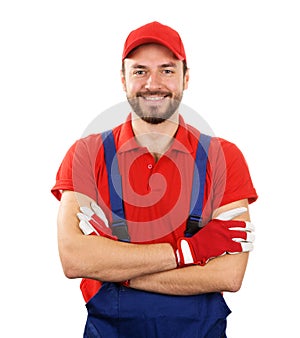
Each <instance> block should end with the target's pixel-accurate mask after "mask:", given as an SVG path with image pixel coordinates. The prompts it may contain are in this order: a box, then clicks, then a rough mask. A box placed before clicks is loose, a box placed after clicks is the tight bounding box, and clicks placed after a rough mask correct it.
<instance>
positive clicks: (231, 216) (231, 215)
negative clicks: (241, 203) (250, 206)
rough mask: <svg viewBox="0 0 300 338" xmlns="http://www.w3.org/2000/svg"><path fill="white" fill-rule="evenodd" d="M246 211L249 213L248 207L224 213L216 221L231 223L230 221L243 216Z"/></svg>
mask: <svg viewBox="0 0 300 338" xmlns="http://www.w3.org/2000/svg"><path fill="white" fill-rule="evenodd" d="M246 211H247V208H246V207H240V208H235V209H231V210H227V211H224V212H222V213H221V214H220V215H219V216H217V217H216V218H215V219H219V220H221V221H229V220H232V219H234V218H235V217H237V216H240V215H241V214H243V213H245V212H246Z"/></svg>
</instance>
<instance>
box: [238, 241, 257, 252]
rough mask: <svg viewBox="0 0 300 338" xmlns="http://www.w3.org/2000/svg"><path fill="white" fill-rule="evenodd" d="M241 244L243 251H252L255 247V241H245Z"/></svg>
mask: <svg viewBox="0 0 300 338" xmlns="http://www.w3.org/2000/svg"><path fill="white" fill-rule="evenodd" d="M241 246H242V250H243V252H249V251H252V250H253V248H254V245H253V243H250V242H244V243H241Z"/></svg>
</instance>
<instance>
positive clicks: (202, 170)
mask: <svg viewBox="0 0 300 338" xmlns="http://www.w3.org/2000/svg"><path fill="white" fill-rule="evenodd" d="M102 139H103V145H104V151H105V162H106V166H107V172H108V180H109V189H110V190H109V192H110V200H111V208H112V215H113V222H112V225H111V227H112V232H113V234H114V235H115V236H117V237H118V238H119V240H122V241H127V242H129V241H130V236H129V234H128V230H127V226H126V221H125V216H124V210H123V202H122V197H121V196H122V184H121V177H120V174H119V171H118V170H119V169H118V163H117V161H116V160H115V159H116V156H115V154H116V147H115V143H114V137H113V134H112V132H111V131H108V132H105V133H103V134H102ZM209 144H210V137H209V136H207V135H204V134H201V136H200V139H199V142H198V148H197V154H196V161H195V170H194V178H193V189H192V195H191V206H190V217H189V219H188V221H187V228H186V231H185V236H192V235H193V234H194V233H196V232H197V231H198V230H199V229H200V228H201V221H202V219H201V215H202V205H203V196H204V183H205V176H206V163H207V151H208V147H209ZM112 182H113V183H112ZM86 308H87V311H88V317H87V322H86V326H85V331H84V338H226V334H225V331H226V323H227V321H226V318H227V316H228V315H229V314H230V312H231V311H230V309H229V308H228V306H227V304H226V303H225V300H224V298H223V296H222V294H221V293H218V292H216V293H207V294H201V295H195V296H172V295H164V294H157V293H152V292H146V291H140V290H135V289H131V288H128V287H126V286H123V285H121V284H119V283H110V282H109V283H108V282H105V283H103V285H102V286H101V289H100V290H99V291H98V293H97V294H96V295H95V296H94V297H93V298H92V299H90V300H89V301H88V303H87V304H86Z"/></svg>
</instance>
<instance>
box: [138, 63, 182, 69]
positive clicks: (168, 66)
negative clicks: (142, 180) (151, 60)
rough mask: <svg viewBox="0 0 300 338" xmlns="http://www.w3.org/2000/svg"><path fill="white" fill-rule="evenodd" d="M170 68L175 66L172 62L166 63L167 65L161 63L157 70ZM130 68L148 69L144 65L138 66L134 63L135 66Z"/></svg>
mask: <svg viewBox="0 0 300 338" xmlns="http://www.w3.org/2000/svg"><path fill="white" fill-rule="evenodd" d="M170 67H173V68H176V67H177V65H176V63H174V62H168V63H163V64H161V65H160V66H158V68H170ZM131 68H132V69H147V68H148V67H147V66H145V65H140V64H138V63H136V64H133V65H132V66H131Z"/></svg>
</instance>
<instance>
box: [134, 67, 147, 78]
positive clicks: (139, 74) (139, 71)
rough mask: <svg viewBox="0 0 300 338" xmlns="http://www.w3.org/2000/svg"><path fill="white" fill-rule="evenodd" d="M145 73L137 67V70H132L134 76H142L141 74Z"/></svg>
mask: <svg viewBox="0 0 300 338" xmlns="http://www.w3.org/2000/svg"><path fill="white" fill-rule="evenodd" d="M145 74H146V71H145V70H141V69H137V70H135V71H134V72H133V75H135V76H139V77H140V76H143V75H145Z"/></svg>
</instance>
